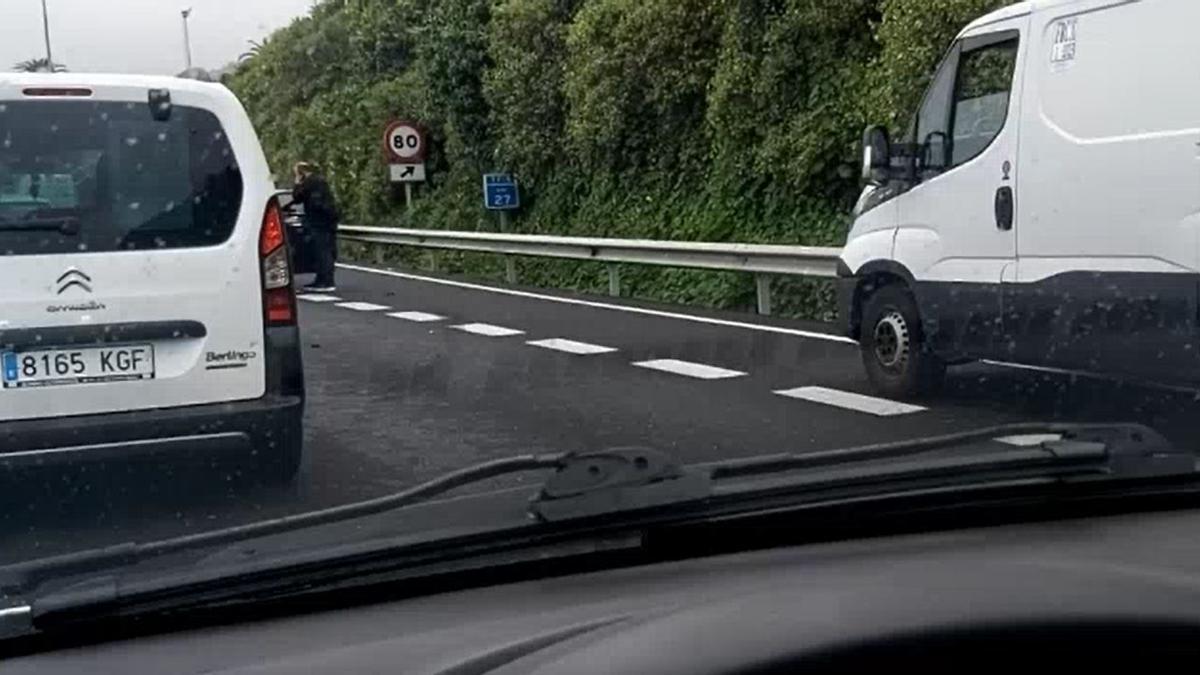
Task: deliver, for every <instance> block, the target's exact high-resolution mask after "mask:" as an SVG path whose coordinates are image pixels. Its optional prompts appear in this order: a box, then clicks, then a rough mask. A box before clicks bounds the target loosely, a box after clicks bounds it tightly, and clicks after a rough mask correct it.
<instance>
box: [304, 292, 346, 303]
mask: <svg viewBox="0 0 1200 675" xmlns="http://www.w3.org/2000/svg"><path fill="white" fill-rule="evenodd" d="M296 297H297V298H298V299H300V300H306V301H308V302H341V301H342V299H341V298H339V297H338V296H336V295H321V294H320V293H304V294H302V295H297V296H296Z"/></svg>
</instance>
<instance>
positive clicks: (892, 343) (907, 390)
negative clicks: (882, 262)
mask: <svg viewBox="0 0 1200 675" xmlns="http://www.w3.org/2000/svg"><path fill="white" fill-rule="evenodd" d="M859 346H860V348H861V352H862V360H863V366H865V367H866V370H867V377H868V379H870V380H871V385H872V386H873V387H874V388H875V390H876V391H877V392H879V393H880V394H881V395H884V396H887V397H890V398H899V399H904V398H913V397H918V396H923V395H927V394H931V393H933V392H935V391H937V390H938V389H940V388H941V386H942V382H943V381H944V380H945V376H946V364H945V362H944V361H942V360H941V359H939V358H938V357H937V356H936V355H935V354H933V353H932V352H931V351H930V350H929V348H928V345H926V343H925V339H924V334H923V333H922V331H921V315H920V312H918V311H917V303H916V301H915V300H914V299H913V296H912V294H911V293H909V291H908V289H907V288H905V287H903V286H900V285H898V284H897V285H891V286H884V287H883V288H880V289H879V290H877V291H875V292H874V293H873V294H871V296H870V297H868V298H867V300H866V304H865V305H864V306H863V312H862V334H861V336H860V338H859Z"/></svg>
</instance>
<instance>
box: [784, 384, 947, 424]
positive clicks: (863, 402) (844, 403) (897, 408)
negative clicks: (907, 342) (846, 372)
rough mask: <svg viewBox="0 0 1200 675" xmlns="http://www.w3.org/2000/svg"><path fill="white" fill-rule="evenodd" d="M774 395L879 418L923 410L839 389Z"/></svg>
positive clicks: (798, 391)
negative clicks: (855, 411)
mask: <svg viewBox="0 0 1200 675" xmlns="http://www.w3.org/2000/svg"><path fill="white" fill-rule="evenodd" d="M775 393H776V394H779V395H780V396H786V397H788V398H798V399H801V400H805V401H812V402H813V403H823V404H825V405H832V406H836V407H838V408H845V409H847V410H857V411H858V412H865V413H870V414H872V415H879V416H880V417H888V416H891V415H907V414H909V413H915V412H921V411H922V410H925V408H922V407H921V406H919V405H910V404H908V403H900V402H898V401H889V400H887V399H883V398H875V397H874V396H863V395H862V394H855V393H852V392H848V391H841V390H839V389H828V388H826V387H798V388H796V389H784V390H781V391H777V392H775Z"/></svg>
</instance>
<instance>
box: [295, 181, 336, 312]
mask: <svg viewBox="0 0 1200 675" xmlns="http://www.w3.org/2000/svg"><path fill="white" fill-rule="evenodd" d="M294 173H295V179H296V185H295V187H294V188H292V198H293V199H294V200H295V203H297V204H301V205H303V206H304V221H303V222H304V229H305V230H306V231H307V232H308V236H309V239H310V241H311V242H312V245H313V249H314V250H313V254H314V255H315V256H316V267H317V276H316V278H315V279H314V280H313V282H312V283H311V284H309V285H307V286H305V287H304V290H306V291H312V292H318V293H329V292H331V291H336V290H337V285H336V284H334V279H333V276H334V269H335V267H334V263H335V262H336V260H337V225H338V220H339V219H340V216H339V214H338V209H337V201H336V200H335V199H334V197H333V190H332V189H331V188H330V187H329V182H328V181H326V180H325V177H324V176H322V175H321V174H319V173H317V170H316V167H315V166H313V165H312V164H310V163H309V162H300V163H298V164H296V166H295V169H294Z"/></svg>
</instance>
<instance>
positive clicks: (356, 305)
mask: <svg viewBox="0 0 1200 675" xmlns="http://www.w3.org/2000/svg"><path fill="white" fill-rule="evenodd" d="M338 307H342V308H345V309H352V310H354V311H356V312H378V311H381V310H384V309H391V307H388V306H387V305H377V304H375V303H373V302H341V303H338Z"/></svg>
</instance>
